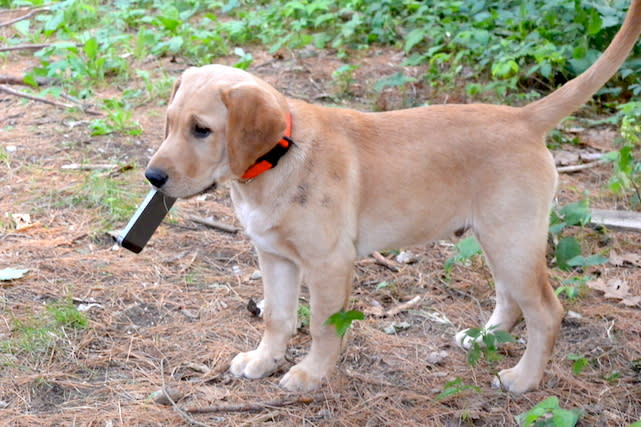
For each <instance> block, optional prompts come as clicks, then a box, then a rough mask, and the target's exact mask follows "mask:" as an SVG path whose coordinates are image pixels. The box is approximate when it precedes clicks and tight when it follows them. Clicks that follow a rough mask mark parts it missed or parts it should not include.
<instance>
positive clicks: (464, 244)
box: [443, 237, 482, 275]
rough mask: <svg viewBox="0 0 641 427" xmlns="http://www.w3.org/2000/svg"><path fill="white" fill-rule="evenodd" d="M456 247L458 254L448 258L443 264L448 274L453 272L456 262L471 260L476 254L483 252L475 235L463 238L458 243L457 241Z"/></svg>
mask: <svg viewBox="0 0 641 427" xmlns="http://www.w3.org/2000/svg"><path fill="white" fill-rule="evenodd" d="M454 247H455V248H456V251H457V253H456V255H454V256H452V257H450V258H448V259H447V260H446V261H445V264H444V265H443V268H444V269H445V273H446V274H448V275H449V274H450V273H451V272H452V269H453V268H454V265H455V264H461V263H466V262H469V261H470V260H471V259H472V258H473V257H474V256H476V255H480V254H481V253H482V251H481V245H480V244H479V242H478V241H477V240H476V238H475V237H467V238H465V239H462V240H460V241H459V242H458V243H456V245H454Z"/></svg>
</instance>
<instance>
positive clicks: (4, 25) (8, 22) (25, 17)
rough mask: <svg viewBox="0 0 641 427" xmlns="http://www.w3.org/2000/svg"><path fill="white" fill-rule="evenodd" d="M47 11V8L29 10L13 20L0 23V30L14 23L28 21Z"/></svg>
mask: <svg viewBox="0 0 641 427" xmlns="http://www.w3.org/2000/svg"><path fill="white" fill-rule="evenodd" d="M48 11H49V8H48V7H39V8H36V9H31V10H30V11H29V12H27V13H25V14H24V15H22V16H19V17H17V18H14V19H10V20H9V21H5V22H0V28H2V27H8V26H9V25H13V24H15V23H16V22H20V21H24V20H25V19H29V18H31V17H32V16H35V15H37V14H39V13H42V12H48Z"/></svg>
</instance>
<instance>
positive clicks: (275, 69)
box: [0, 51, 641, 426]
mask: <svg viewBox="0 0 641 427" xmlns="http://www.w3.org/2000/svg"><path fill="white" fill-rule="evenodd" d="M253 53H254V57H255V60H254V63H253V66H252V67H251V68H250V71H252V72H255V73H257V74H259V75H261V76H262V77H264V78H265V79H266V80H268V81H269V82H271V83H272V84H274V85H275V86H276V87H277V88H278V89H280V90H281V91H283V92H284V93H285V94H287V95H289V96H293V97H298V98H303V99H306V100H309V101H311V102H319V103H326V104H337V105H340V106H353V107H356V108H361V109H372V108H379V109H380V108H383V109H393V108H400V107H404V106H409V105H415V104H417V103H422V102H429V103H442V102H466V101H468V100H466V99H465V98H464V97H463V96H454V95H453V96H451V97H444V96H443V95H439V94H433V93H431V91H430V89H429V87H426V86H425V85H422V84H420V83H416V84H414V85H412V86H411V87H407V88H405V89H403V90H402V91H399V90H392V89H388V90H386V91H385V92H384V93H383V94H380V95H377V94H374V93H373V91H372V90H371V87H372V85H373V84H374V82H376V81H377V80H378V79H380V78H381V77H383V76H386V75H391V74H393V73H395V72H397V71H399V70H401V67H400V66H399V65H398V64H400V62H401V59H402V58H401V57H400V56H398V55H396V54H394V53H390V52H378V51H371V52H369V53H368V54H362V55H361V56H360V57H357V58H350V60H351V61H352V63H355V62H357V63H358V64H360V68H358V69H357V70H356V72H355V74H354V78H353V81H352V82H350V84H349V87H348V88H347V89H349V90H347V91H346V90H345V87H343V88H340V87H337V86H336V85H333V84H332V77H331V73H332V71H334V70H335V69H337V68H338V67H339V66H340V65H341V61H340V60H339V59H337V58H335V57H332V56H331V55H327V54H323V53H318V52H314V51H302V52H298V53H296V54H295V55H294V54H292V53H289V52H288V53H286V54H284V55H282V56H280V57H270V56H267V55H265V54H263V53H261V52H253ZM223 62H224V61H223ZM30 65H31V63H30V60H29V58H27V57H21V56H19V55H17V54H16V55H15V56H12V57H10V59H8V60H4V61H3V62H2V63H0V74H21V73H23V72H24V71H25V70H26V69H27V68H28V67H29V66H30ZM147 66H148V67H149V68H150V69H156V70H158V69H164V70H165V71H167V72H168V73H169V74H170V75H172V76H177V75H178V74H179V72H180V71H181V70H183V69H184V68H185V67H186V64H181V63H175V62H171V61H169V60H168V59H167V60H164V61H163V62H160V63H153V64H148V65H147ZM405 72H406V74H408V75H415V76H420V72H421V70H420V69H417V68H407V69H405ZM132 84H134V83H132ZM123 89H124V87H109V86H105V87H103V88H100V89H99V90H98V93H100V94H103V95H104V96H114V95H115V94H118V93H120V91H122V90H123ZM348 92H349V93H348ZM163 110H164V106H162V105H156V104H154V103H149V104H147V105H146V106H143V107H140V108H138V109H137V110H136V118H137V119H138V120H139V121H140V123H141V125H142V126H143V128H144V132H143V134H142V135H141V136H138V137H133V136H126V135H108V136H102V137H92V136H90V130H89V129H88V127H87V125H88V123H89V121H90V120H92V119H93V117H91V116H87V115H85V114H83V113H79V112H75V113H70V112H68V111H63V110H60V109H56V108H55V107H52V106H49V105H44V104H41V103H37V102H27V101H25V100H22V99H18V98H16V97H12V96H6V95H0V153H3V156H2V158H1V160H2V165H0V269H2V268H6V267H12V268H21V269H28V270H29V271H28V272H27V273H26V274H25V275H24V277H23V278H21V279H17V280H12V281H6V282H0V342H4V343H9V342H13V343H17V342H19V339H20V337H21V334H22V333H23V332H22V329H20V328H19V327H18V326H17V325H20V324H26V323H28V322H29V321H30V319H39V318H44V317H45V316H46V313H47V307H49V306H51V305H52V304H56V303H62V302H64V301H70V300H71V301H73V304H75V305H76V306H77V307H78V308H79V309H82V310H84V311H83V313H84V314H85V316H86V317H87V318H88V319H89V324H88V326H87V327H86V328H84V329H82V328H64V330H62V332H60V331H59V332H58V333H56V334H55V335H54V336H50V337H49V338H51V340H50V341H49V342H50V344H49V345H46V346H40V347H38V346H35V347H32V348H26V347H25V346H22V347H20V346H16V345H14V346H8V345H5V346H2V347H0V350H1V351H0V425H9V426H32V425H33V426H36V425H37V426H41V425H47V426H49V425H51V426H54V425H55V426H58V425H60V426H62V425H65V426H67V425H81V426H85V425H90V426H114V425H125V426H166V425H189V423H190V422H191V423H193V422H194V421H197V422H198V423H200V424H198V425H234V426H235V425H253V424H277V425H341V426H361V425H446V426H456V425H513V424H515V420H514V416H515V415H518V414H520V413H522V412H524V411H526V410H528V409H530V408H532V407H533V406H534V405H535V404H536V403H537V402H539V401H541V400H543V399H544V398H546V397H549V396H557V397H558V398H559V401H560V405H561V406H562V407H563V408H566V409H572V408H578V409H580V410H582V411H583V416H582V418H581V420H580V421H579V425H583V426H593V425H602V426H626V425H629V424H630V423H632V422H634V421H638V420H639V419H641V311H640V310H639V306H638V305H637V306H626V305H624V304H623V303H621V301H620V300H618V299H612V298H604V296H603V293H602V292H600V291H597V290H594V289H591V288H589V287H585V288H583V289H582V290H581V292H580V295H579V296H578V297H577V298H574V299H568V298H563V303H564V306H565V308H566V310H567V311H568V313H569V314H568V316H566V318H565V320H564V322H563V324H562V329H561V333H560V336H559V340H558V342H557V345H556V347H555V351H554V356H553V358H552V360H551V362H550V363H549V365H548V368H547V371H546V375H545V377H544V379H543V381H542V384H541V387H540V389H539V390H538V391H534V392H530V393H527V394H525V395H522V396H517V395H513V394H510V393H505V392H502V391H499V390H494V389H492V388H491V387H490V383H491V379H492V373H493V372H496V371H497V370H498V369H502V368H505V367H508V366H511V365H513V364H515V363H516V362H517V360H518V358H519V357H520V355H521V354H522V351H523V349H524V343H523V341H520V342H517V343H512V344H508V345H506V346H505V347H504V348H503V349H502V350H501V354H502V355H503V356H505V357H504V359H503V360H502V361H500V362H497V363H495V364H491V363H488V362H485V361H482V362H480V363H479V364H478V365H476V366H470V365H469V364H468V363H467V362H466V355H465V353H464V352H462V351H461V350H459V349H458V348H457V347H456V346H455V345H454V342H453V336H454V334H455V333H456V332H457V331H458V330H460V329H462V328H464V327H474V326H479V325H481V324H483V323H484V322H485V320H486V319H487V318H488V317H489V315H490V313H491V310H492V307H493V289H492V279H491V276H490V274H489V272H488V270H487V268H486V266H485V265H484V262H483V260H482V259H481V258H480V257H476V258H474V259H473V260H472V261H471V262H469V263H465V264H463V265H456V266H455V267H454V269H453V271H452V273H451V275H446V274H445V272H444V269H443V263H444V261H445V260H446V259H448V258H449V257H451V256H452V255H453V254H454V249H453V245H452V242H434V243H431V244H428V245H427V246H424V247H415V248H398V249H404V250H410V251H411V252H412V253H413V254H415V255H416V262H414V263H410V264H404V263H398V262H396V261H395V260H394V256H393V254H392V255H388V257H389V259H390V261H391V262H392V264H393V265H394V267H396V270H397V271H393V270H391V269H389V268H386V267H383V266H381V265H379V264H376V263H375V262H373V259H371V258H368V259H364V260H360V261H359V262H358V263H357V264H356V279H355V282H356V283H355V286H354V292H353V298H352V307H353V308H354V309H357V310H361V311H363V312H365V313H367V316H366V319H365V320H364V321H360V322H356V323H355V324H354V327H353V329H352V330H351V331H350V333H349V334H348V338H347V340H348V342H347V345H346V348H345V350H344V352H343V356H342V358H341V360H340V362H339V364H338V366H337V369H336V372H335V374H334V375H333V376H332V377H331V378H330V379H329V381H328V383H327V384H326V385H325V386H324V387H323V388H322V390H320V392H319V393H315V394H309V395H303V396H296V395H291V394H288V393H286V392H285V391H283V390H281V389H280V388H279V387H278V380H279V378H280V377H281V376H282V374H283V373H284V372H285V371H286V370H287V369H288V368H289V366H291V364H292V363H294V362H295V361H297V360H299V359H300V358H301V357H302V356H303V355H304V354H305V352H306V351H307V349H308V346H309V343H310V337H309V334H308V330H307V328H306V327H305V326H302V327H301V329H300V332H299V334H297V335H296V336H295V337H294V338H293V339H292V340H291V346H290V350H289V352H288V360H289V363H288V365H287V366H284V367H283V368H282V370H281V371H279V372H277V373H275V374H274V375H273V376H271V377H269V378H266V379H262V380H255V381H251V380H247V379H239V378H235V377H233V376H231V375H230V374H229V373H228V368H229V362H230V360H231V358H232V357H233V356H234V355H235V354H236V353H237V352H239V351H247V350H249V349H252V348H254V347H255V346H256V345H257V343H258V341H259V339H260V336H261V331H262V329H263V325H262V321H261V319H260V318H258V317H255V316H253V315H252V313H250V312H249V311H248V310H247V304H248V301H249V300H250V299H254V300H259V299H261V298H262V286H261V280H260V278H256V274H255V271H256V270H257V261H256V257H255V252H254V250H253V249H252V246H251V244H250V242H249V240H248V239H247V237H246V236H245V235H244V234H243V233H242V232H239V233H237V234H229V233H225V232H221V231H216V230H212V229H208V228H207V227H206V226H203V225H200V224H197V223H195V222H194V221H192V220H191V218H192V217H193V216H198V217H201V218H209V217H211V218H213V219H215V220H216V221H220V222H224V223H227V224H230V225H238V224H237V222H236V220H235V218H234V215H233V209H232V207H231V204H230V200H229V198H228V195H227V192H226V191H225V190H220V191H218V192H217V193H215V194H209V195H207V196H206V197H198V198H192V199H189V200H181V201H179V202H177V204H176V207H175V210H174V212H173V213H172V214H171V217H170V218H169V220H168V221H166V222H165V223H164V224H163V225H162V226H161V227H160V228H159V229H158V230H157V232H156V234H155V235H154V236H153V238H152V240H151V242H150V244H149V245H148V246H147V247H146V248H145V250H144V251H143V252H142V253H141V254H139V255H135V254H133V253H131V252H128V251H126V250H124V249H118V248H116V247H114V244H113V241H112V238H111V237H110V236H109V235H108V234H107V233H106V231H107V228H108V227H111V228H114V229H117V228H120V227H123V226H124V225H125V224H124V222H126V220H125V221H124V222H122V223H117V224H114V222H113V221H111V220H110V215H112V214H113V212H110V211H108V210H106V209H105V208H104V207H102V205H101V201H100V200H96V198H98V199H100V198H101V197H102V198H104V197H117V198H120V199H121V200H123V201H126V202H127V203H129V204H130V205H132V206H135V205H137V203H138V202H139V201H141V200H142V198H143V197H144V195H145V193H146V191H147V190H148V187H147V185H146V184H145V182H144V179H143V176H142V171H143V168H144V165H145V163H146V161H147V160H148V158H149V157H150V155H151V153H152V152H153V151H154V149H155V148H156V147H157V146H158V145H159V143H160V142H161V138H162V128H163ZM575 131H576V133H575V136H576V137H577V138H578V140H579V143H578V144H574V145H571V146H570V145H564V146H563V151H569V152H571V153H575V154H576V153H579V152H580V153H584V152H607V151H608V150H611V149H613V148H614V139H615V136H616V132H614V131H613V130H612V129H609V128H596V129H587V130H586V129H575ZM506 149H510V148H509V146H506ZM557 154H558V153H557ZM559 156H560V155H559ZM74 163H77V164H83V163H84V164H105V163H107V164H116V165H118V166H117V167H116V168H107V169H98V170H73V169H64V168H63V166H65V165H70V164H74ZM610 175H611V171H610V167H609V166H607V165H603V166H598V167H595V168H591V169H587V170H584V171H581V172H578V173H574V174H563V175H562V176H561V185H560V189H559V193H558V194H559V202H560V203H562V204H565V203H568V202H571V201H576V200H578V199H580V198H581V197H583V195H584V193H585V192H586V191H589V194H590V197H591V201H592V205H593V206H594V207H607V208H625V207H626V206H625V204H624V203H623V201H622V199H620V198H617V197H616V196H613V195H612V194H610V193H609V192H608V191H607V190H605V187H604V185H605V184H606V183H607V180H608V179H609V177H610ZM101 179H102V180H109V181H110V182H112V183H115V184H116V185H115V188H113V189H111V192H108V191H106V190H104V189H102V188H101V189H98V188H97V187H95V186H97V185H98V184H97V182H99V181H100V180H101ZM13 214H29V215H30V224H31V225H30V226H28V227H27V228H25V229H22V230H17V229H16V227H17V225H16V223H15V219H14V217H13V216H12V215H13ZM399 215H402V212H399ZM570 233H571V234H573V235H575V236H577V237H579V238H580V240H581V242H582V244H583V246H584V249H585V251H586V252H589V253H600V254H604V255H606V256H610V257H612V256H613V254H614V253H616V254H619V255H622V254H623V255H625V254H639V248H640V247H641V235H639V234H635V233H631V232H614V231H599V230H595V229H592V228H585V229H573V230H571V231H570ZM453 241H456V239H454V240H453ZM550 262H551V269H550V277H551V278H552V280H553V283H554V285H555V286H558V285H559V283H560V282H561V281H562V280H564V279H567V278H570V277H573V276H580V275H586V274H593V275H595V276H598V277H600V278H601V279H603V280H605V281H608V280H611V279H619V280H621V281H623V283H626V284H628V285H629V286H630V291H629V292H630V294H631V295H637V296H638V295H641V265H639V264H638V263H637V264H635V263H634V262H623V263H622V262H617V261H616V260H611V262H609V263H607V264H604V265H601V266H597V267H590V268H589V269H588V270H587V271H584V272H577V271H573V272H569V273H564V272H561V271H560V270H559V269H558V268H554V266H553V265H552V257H550ZM615 264H618V265H615ZM381 283H383V284H382V285H381ZM305 295H306V294H305V292H304V293H303V297H302V300H301V303H302V304H305V303H307V299H306V297H305ZM415 297H420V301H419V303H418V304H416V305H415V306H414V307H412V308H411V309H409V310H404V311H401V312H400V313H399V314H397V315H394V316H391V317H377V316H375V315H374V314H373V312H374V310H375V309H376V307H382V308H383V309H384V310H388V309H391V308H394V307H398V304H400V303H402V302H405V301H408V300H411V299H412V298H415ZM393 324H395V325H396V328H395V329H393V330H394V331H395V332H392V333H390V330H389V327H390V326H392V325H393ZM386 330H387V332H386ZM514 334H515V336H517V337H519V338H522V337H523V336H524V329H523V326H519V327H517V329H516V330H515V331H514ZM50 335H51V334H50ZM52 340H53V341H52ZM51 342H53V344H51ZM569 355H578V356H580V357H584V358H585V359H586V360H587V361H588V363H587V366H585V368H584V369H583V370H582V371H581V372H580V373H578V374H574V373H573V372H572V364H573V361H571V360H568V356H569ZM456 378H460V379H461V380H462V382H463V383H464V384H466V385H473V386H476V387H479V390H478V391H475V390H464V391H461V392H460V393H456V394H454V395H452V396H450V397H447V398H444V399H437V398H436V397H437V395H438V394H439V393H440V392H441V391H443V389H444V387H445V384H446V383H447V382H449V381H452V380H454V379H456ZM163 386H166V387H168V388H169V389H171V390H173V391H174V392H175V395H174V397H175V398H176V400H178V402H177V404H178V407H179V408H182V409H183V410H195V409H208V412H205V413H196V411H192V412H189V414H186V413H183V414H181V413H179V411H178V410H176V408H174V407H172V405H171V404H167V405H163V404H161V403H157V402H155V401H154V399H153V396H152V393H154V392H157V391H158V390H160V389H161V388H162V387H163ZM189 418H191V421H189Z"/></svg>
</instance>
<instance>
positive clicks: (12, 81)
mask: <svg viewBox="0 0 641 427" xmlns="http://www.w3.org/2000/svg"><path fill="white" fill-rule="evenodd" d="M51 80H52V79H47V78H42V77H36V83H38V85H40V86H44V85H47V84H49V83H50V82H51ZM0 84H8V85H23V86H28V84H27V83H25V81H24V76H6V75H1V76H0Z"/></svg>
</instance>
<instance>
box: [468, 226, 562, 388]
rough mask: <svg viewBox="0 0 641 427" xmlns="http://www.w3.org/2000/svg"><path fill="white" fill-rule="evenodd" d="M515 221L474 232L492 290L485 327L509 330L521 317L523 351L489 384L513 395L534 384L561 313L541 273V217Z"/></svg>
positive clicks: (543, 233) (544, 239) (544, 272)
mask: <svg viewBox="0 0 641 427" xmlns="http://www.w3.org/2000/svg"><path fill="white" fill-rule="evenodd" d="M539 217H540V216H539ZM520 219H521V221H519V220H511V221H507V224H503V226H500V225H496V224H494V227H486V228H485V229H484V230H488V231H487V232H485V233H483V231H484V230H483V229H482V230H480V231H479V230H477V232H478V238H479V241H480V243H481V246H482V247H483V249H484V251H485V254H486V257H487V259H488V262H489V264H490V267H491V270H492V273H493V275H494V279H495V283H496V290H497V308H496V309H495V310H494V313H493V314H492V317H491V318H490V321H489V322H488V325H490V326H494V325H497V326H498V327H499V328H500V329H504V330H509V329H510V328H511V327H512V326H513V325H514V323H515V322H516V321H517V320H518V319H519V314H520V313H522V314H523V317H524V319H525V324H526V328H527V347H526V350H525V353H524V354H523V357H522V358H521V360H520V361H519V362H518V363H517V365H516V366H514V367H513V368H511V369H505V370H503V371H501V372H500V373H499V376H498V378H497V380H496V381H495V385H497V386H501V387H503V388H505V389H507V390H509V391H512V392H515V393H523V392H525V391H528V390H531V389H534V388H536V387H537V386H538V384H539V382H540V381H541V378H542V377H543V372H544V369H545V365H546V364H547V362H548V360H549V358H550V356H551V354H552V350H553V347H554V342H555V340H556V337H557V335H558V332H559V327H560V324H561V319H562V316H563V308H562V307H561V304H560V302H559V300H558V299H557V297H556V295H555V294H554V290H553V289H552V287H551V286H550V283H549V281H548V277H547V276H548V272H547V265H546V262H545V250H546V244H547V243H546V242H547V218H546V217H545V218H542V219H539V220H537V219H536V218H535V217H531V218H530V219H531V221H527V220H524V218H523V217H521V218H520Z"/></svg>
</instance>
